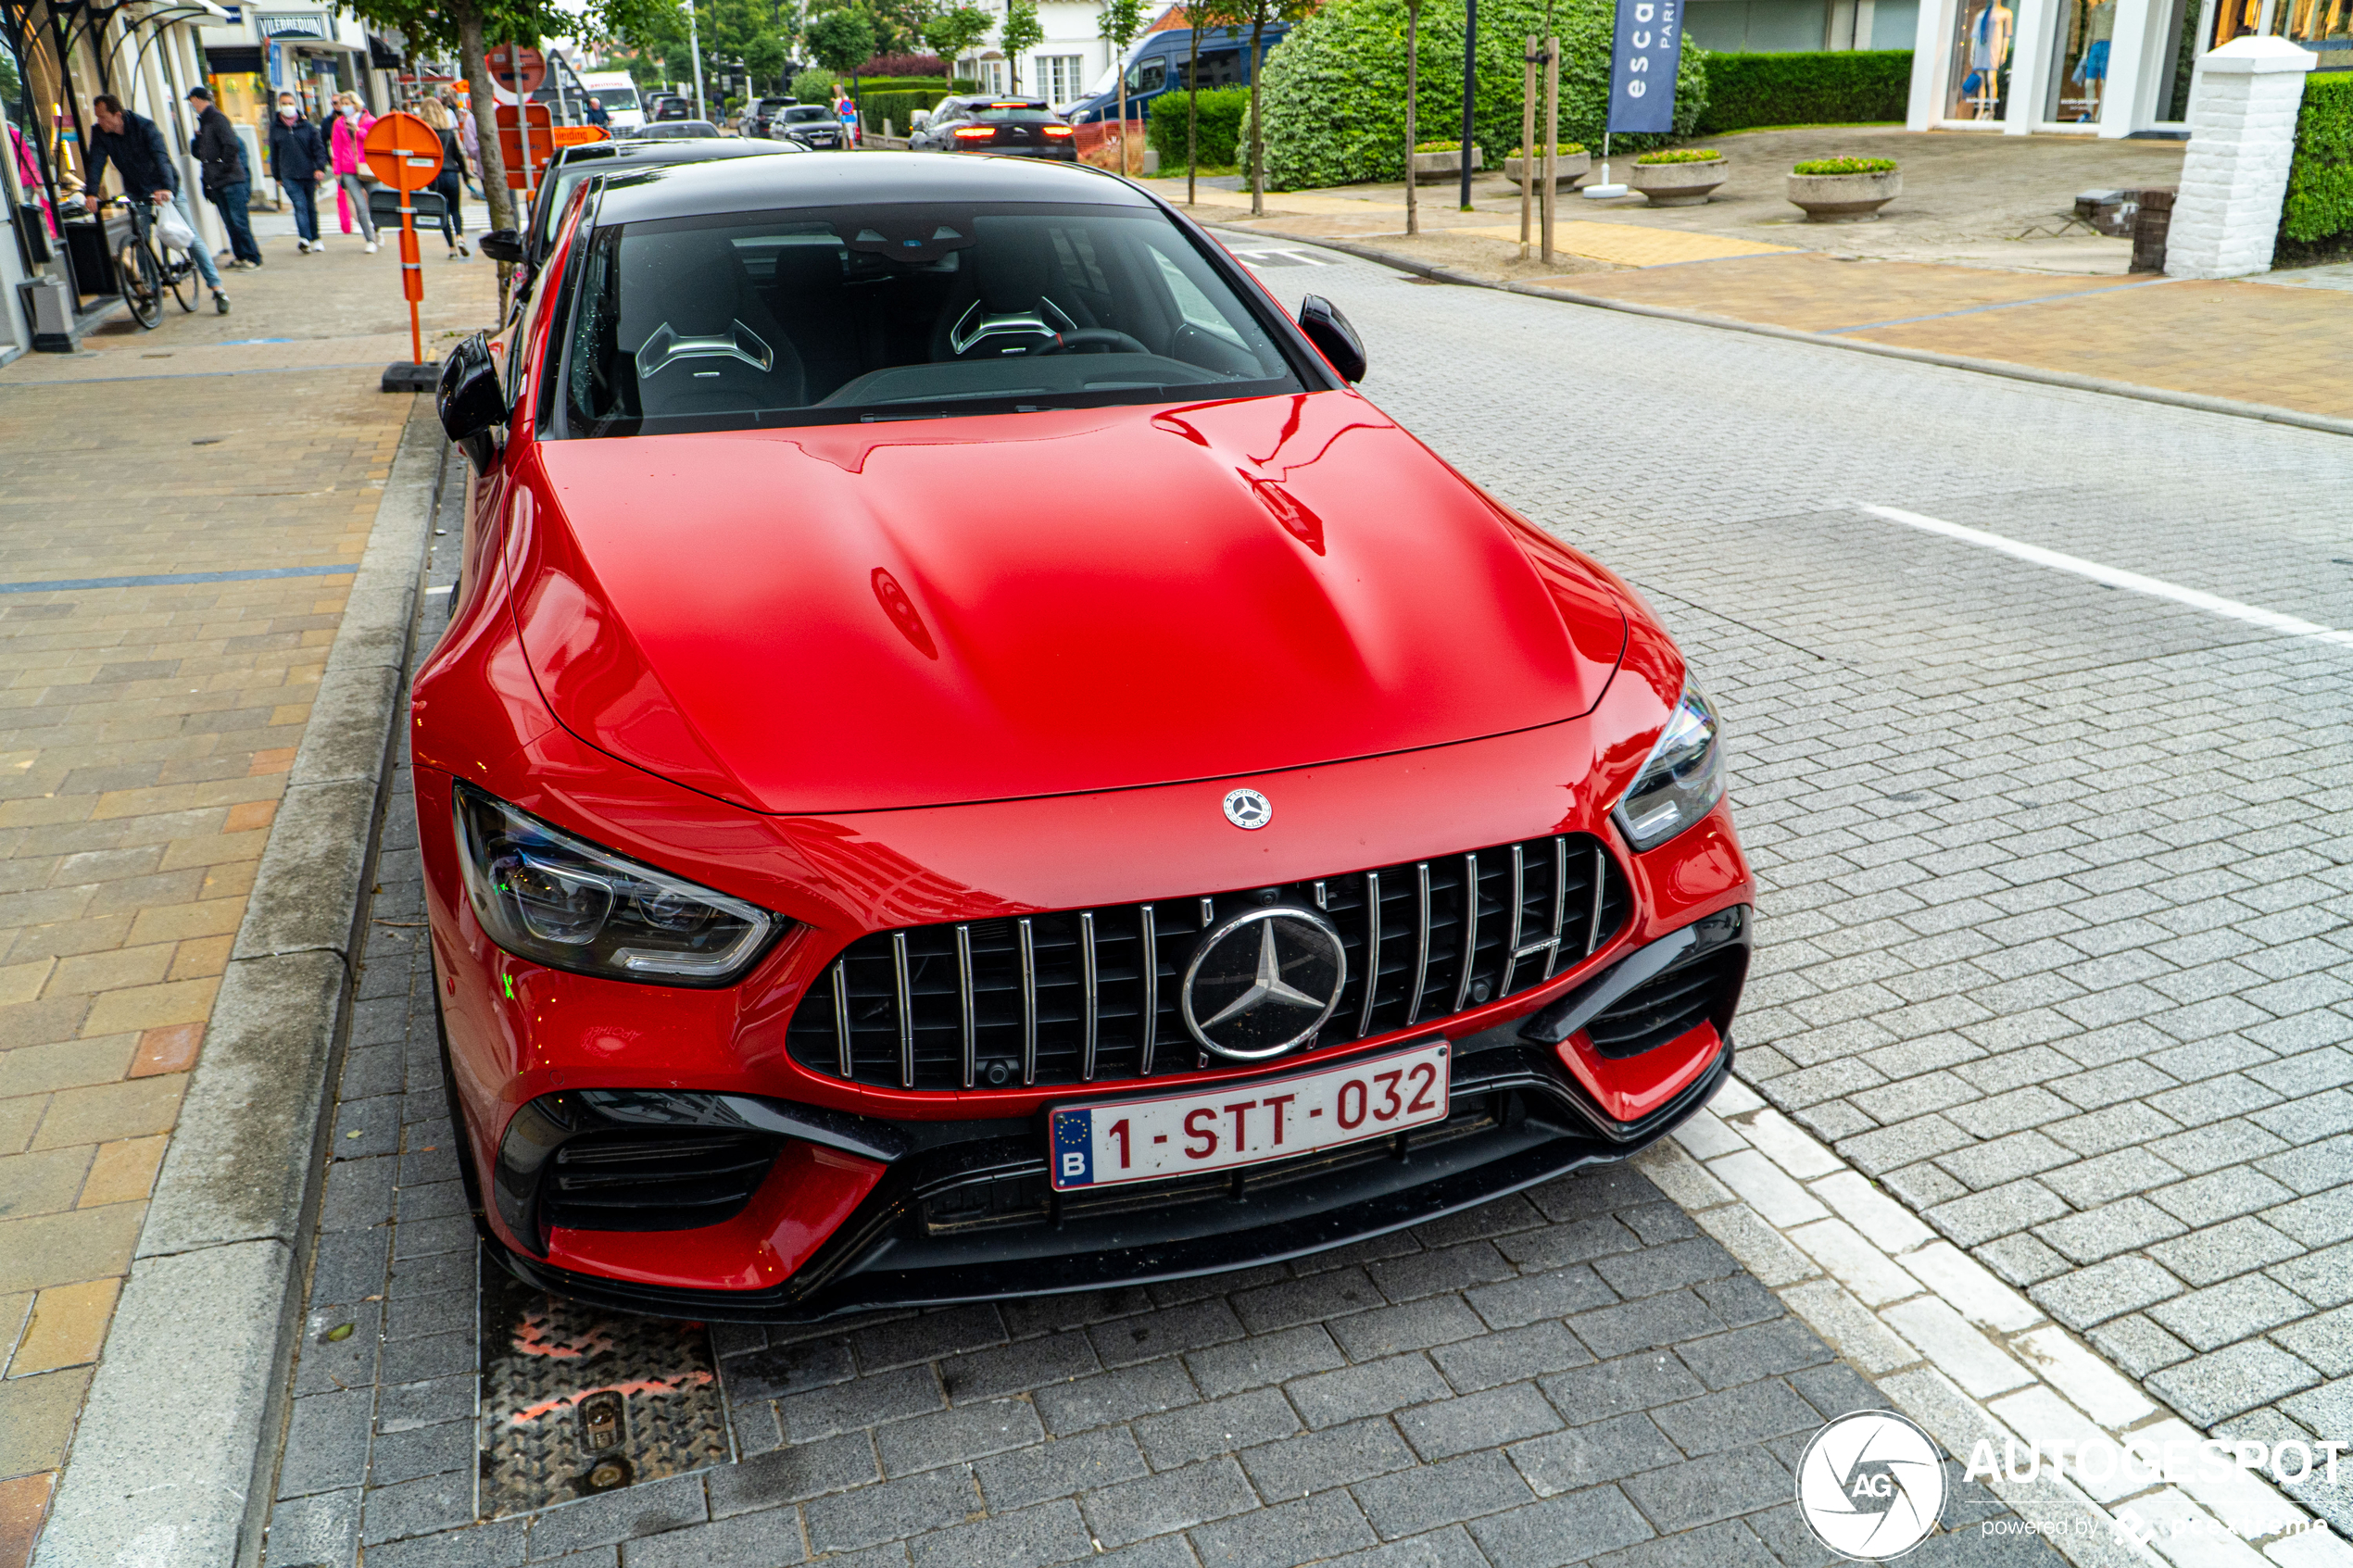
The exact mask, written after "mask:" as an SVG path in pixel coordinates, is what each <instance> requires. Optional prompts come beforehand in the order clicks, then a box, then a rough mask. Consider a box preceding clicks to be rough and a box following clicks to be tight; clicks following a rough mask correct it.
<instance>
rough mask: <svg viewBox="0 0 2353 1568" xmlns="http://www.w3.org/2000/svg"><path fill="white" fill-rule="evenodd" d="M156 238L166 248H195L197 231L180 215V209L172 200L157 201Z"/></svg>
mask: <svg viewBox="0 0 2353 1568" xmlns="http://www.w3.org/2000/svg"><path fill="white" fill-rule="evenodd" d="M156 239H157V243H159V244H160V245H162V246H163V248H164V249H166V250H193V249H195V245H196V232H195V230H194V229H191V228H189V227H188V220H186V219H184V218H182V217H181V216H180V209H179V208H178V207H175V206H173V205H172V204H171V203H170V202H157V203H156Z"/></svg>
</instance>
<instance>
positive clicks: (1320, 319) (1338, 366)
mask: <svg viewBox="0 0 2353 1568" xmlns="http://www.w3.org/2000/svg"><path fill="white" fill-rule="evenodd" d="M487 248H488V247H487V246H485V247H484V249H487ZM1299 330H1300V331H1301V332H1305V333H1306V334H1307V341H1308V342H1310V343H1312V344H1314V345H1315V347H1316V349H1317V351H1318V352H1320V353H1321V354H1322V355H1323V357H1324V358H1327V359H1328V360H1330V361H1331V362H1332V369H1333V370H1338V371H1339V372H1340V380H1342V381H1344V382H1346V383H1349V384H1350V385H1352V386H1353V385H1354V384H1355V383H1358V382H1360V381H1363V380H1364V379H1365V340H1364V339H1363V338H1360V337H1358V336H1357V335H1356V329H1355V328H1353V327H1352V326H1350V325H1349V324H1348V318H1347V317H1345V316H1343V315H1341V314H1340V307H1339V306H1337V305H1334V304H1333V303H1332V302H1331V301H1330V300H1328V299H1326V298H1325V297H1324V296H1323V295H1319V294H1311V295H1308V296H1307V297H1306V298H1305V299H1302V300H1301V301H1300V302H1299Z"/></svg>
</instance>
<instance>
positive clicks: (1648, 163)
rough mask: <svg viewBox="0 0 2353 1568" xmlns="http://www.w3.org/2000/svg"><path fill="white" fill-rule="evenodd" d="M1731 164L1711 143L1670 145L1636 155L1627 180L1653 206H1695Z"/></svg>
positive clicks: (1702, 199)
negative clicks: (1631, 171) (1702, 144)
mask: <svg viewBox="0 0 2353 1568" xmlns="http://www.w3.org/2000/svg"><path fill="white" fill-rule="evenodd" d="M1728 169H1730V165H1729V164H1727V163H1726V162H1725V161H1724V155H1723V154H1722V153H1719V152H1718V151H1717V150H1716V149H1715V148H1714V147H1669V148H1667V149H1666V150H1664V151H1661V152H1655V153H1644V154H1643V155H1642V157H1638V158H1636V159H1635V160H1634V173H1633V177H1632V178H1631V179H1630V180H1629V181H1628V183H1629V184H1630V185H1632V186H1633V187H1634V189H1636V190H1638V191H1640V192H1642V194H1643V196H1644V197H1645V198H1647V199H1648V200H1649V202H1650V204H1651V206H1653V207H1697V206H1699V205H1700V204H1701V203H1702V202H1704V201H1705V200H1706V199H1707V194H1708V193H1709V192H1710V191H1713V190H1714V189H1716V187H1717V186H1718V185H1720V184H1722V183H1723V182H1724V175H1725V173H1726V171H1727V170H1728Z"/></svg>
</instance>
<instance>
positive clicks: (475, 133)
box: [441, 93, 490, 201]
mask: <svg viewBox="0 0 2353 1568" xmlns="http://www.w3.org/2000/svg"><path fill="white" fill-rule="evenodd" d="M441 103H442V107H445V108H447V110H448V111H449V113H450V117H451V118H452V119H455V120H456V121H457V122H458V146H459V150H460V151H462V152H463V153H464V154H465V155H466V189H467V190H468V191H469V192H471V193H472V195H473V198H474V200H476V201H488V200H489V199H490V198H489V197H488V196H485V195H484V194H482V187H481V186H480V185H478V184H476V183H475V182H476V181H477V180H479V179H481V178H482V132H481V131H480V130H479V129H478V128H476V126H475V124H474V111H473V109H472V107H470V106H468V105H466V104H463V103H460V102H459V100H458V94H455V93H444V94H442V95H441Z"/></svg>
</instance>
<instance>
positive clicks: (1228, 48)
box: [1069, 22, 1291, 139]
mask: <svg viewBox="0 0 2353 1568" xmlns="http://www.w3.org/2000/svg"><path fill="white" fill-rule="evenodd" d="M1290 30H1291V24H1290V23H1289V22H1272V23H1269V24H1268V25H1267V28H1266V31H1265V33H1264V34H1263V35H1262V36H1261V38H1260V40H1259V56H1260V58H1261V59H1264V58H1265V56H1267V55H1269V54H1271V53H1273V51H1274V48H1275V45H1276V44H1280V43H1281V42H1282V41H1283V40H1284V39H1286V38H1288V37H1290ZM1192 47H1193V34H1192V30H1190V29H1189V28H1180V29H1175V30H1172V31H1166V32H1148V33H1146V34H1145V35H1144V36H1143V37H1142V38H1140V39H1139V40H1138V41H1137V44H1136V50H1135V53H1134V54H1133V55H1131V56H1128V61H1127V118H1128V119H1130V120H1131V121H1133V120H1140V119H1144V118H1146V117H1147V116H1148V115H1149V114H1150V113H1151V110H1150V109H1149V107H1147V106H1149V105H1150V104H1151V101H1152V100H1153V99H1154V98H1157V97H1159V96H1160V95H1161V94H1164V93H1182V92H1184V91H1185V71H1186V68H1187V67H1188V66H1189V64H1190V63H1191V57H1192ZM1250 79H1251V60H1250V30H1249V29H1247V28H1241V29H1231V30H1229V29H1227V28H1222V27H1213V28H1203V29H1202V34H1201V85H1202V91H1204V92H1206V91H1208V90H1209V89H1210V88H1213V87H1247V86H1249V85H1250ZM1105 81H1106V83H1107V85H1106V87H1105V88H1104V90H1103V91H1101V92H1098V93H1096V94H1092V95H1091V96H1089V97H1088V98H1086V99H1084V100H1082V101H1080V102H1079V103H1076V104H1074V105H1072V106H1071V108H1070V115H1069V119H1070V123H1071V124H1072V125H1074V126H1092V125H1101V124H1102V123H1103V122H1104V121H1106V120H1108V121H1111V122H1113V123H1114V124H1115V123H1116V122H1117V121H1118V119H1119V83H1118V79H1117V78H1115V77H1109V76H1106V78H1105ZM1082 139H1085V138H1084V137H1083V136H1082Z"/></svg>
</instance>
